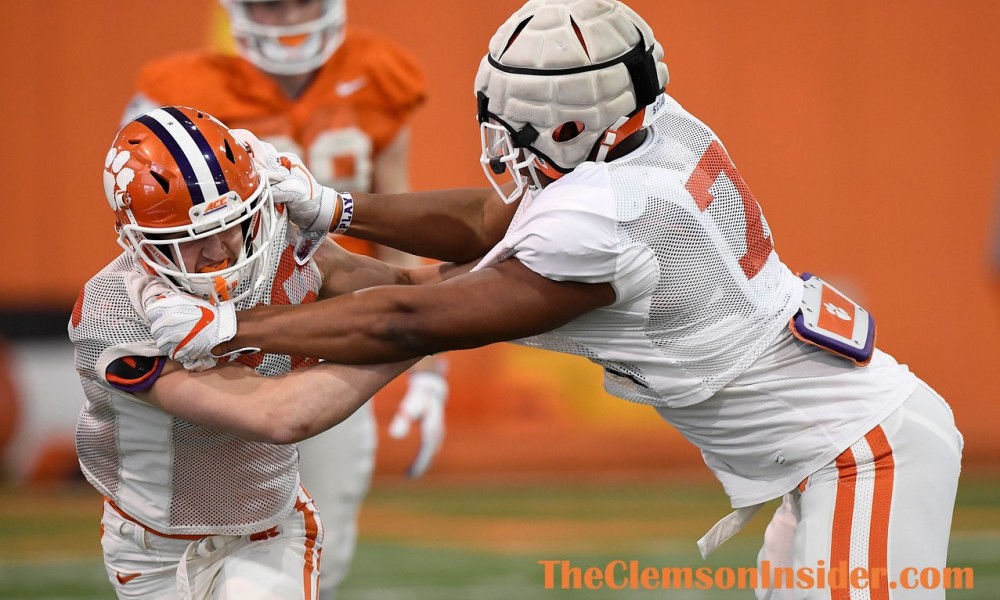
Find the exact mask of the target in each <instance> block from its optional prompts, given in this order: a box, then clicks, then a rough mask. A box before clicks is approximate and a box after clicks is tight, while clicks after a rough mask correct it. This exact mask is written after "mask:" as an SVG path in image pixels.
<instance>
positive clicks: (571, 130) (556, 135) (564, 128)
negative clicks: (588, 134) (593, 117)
mask: <svg viewBox="0 0 1000 600" xmlns="http://www.w3.org/2000/svg"><path fill="white" fill-rule="evenodd" d="M584 129H586V126H585V125H584V124H583V122H582V121H566V122H565V123H563V124H562V125H560V126H558V127H556V128H555V129H554V130H553V131H552V139H553V140H555V141H557V142H568V141H570V140H572V139H574V138H576V136H578V135H580V134H581V133H583V130H584Z"/></svg>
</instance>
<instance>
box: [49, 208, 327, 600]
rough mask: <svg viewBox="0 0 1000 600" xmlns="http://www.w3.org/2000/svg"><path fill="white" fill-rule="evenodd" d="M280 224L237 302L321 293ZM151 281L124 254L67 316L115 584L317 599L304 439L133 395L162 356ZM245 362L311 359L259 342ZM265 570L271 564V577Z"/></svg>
mask: <svg viewBox="0 0 1000 600" xmlns="http://www.w3.org/2000/svg"><path fill="white" fill-rule="evenodd" d="M278 227H279V234H278V235H277V237H276V238H275V240H274V245H273V247H272V248H271V250H269V252H271V257H270V262H269V265H270V266H269V268H270V273H269V277H268V278H267V280H266V281H267V284H266V285H262V286H260V287H258V288H257V289H256V290H254V291H253V293H252V294H251V295H249V296H247V297H245V298H243V299H241V300H239V301H238V307H239V308H241V309H248V308H251V307H252V306H255V305H258V304H301V303H305V302H311V301H314V300H315V299H316V297H317V294H318V291H319V288H320V284H321V283H322V277H321V275H320V272H319V269H318V268H317V267H316V265H315V263H313V262H310V263H308V264H307V265H305V266H302V267H299V266H297V265H296V264H295V262H294V258H293V255H292V253H293V248H294V246H293V244H292V243H291V240H290V239H288V237H287V236H288V235H289V233H291V232H295V231H296V230H295V229H294V228H293V227H291V226H288V225H287V221H286V220H285V219H284V217H282V218H281V220H280V222H279V224H278ZM150 281H151V280H150V278H149V276H148V274H147V273H146V271H145V270H143V268H142V267H140V266H138V265H137V264H136V262H135V261H134V259H133V258H132V256H130V255H128V254H126V253H123V254H122V255H121V256H119V257H118V258H117V259H115V260H114V261H112V262H111V263H110V264H109V265H108V266H107V267H105V268H104V269H103V270H102V271H101V272H100V273H98V274H97V275H95V276H94V277H93V278H92V279H91V280H90V281H88V282H87V284H86V285H85V286H84V289H83V291H82V292H81V294H80V296H79V298H78V299H77V302H76V305H75V307H74V309H73V314H72V317H71V318H70V323H69V336H70V340H71V341H72V342H73V344H74V346H75V350H76V352H75V355H76V369H77V372H78V373H79V375H80V380H81V382H82V384H83V389H84V392H85V393H86V396H87V401H86V403H85V404H84V406H83V409H82V410H81V412H80V416H79V419H78V421H77V427H76V446H77V454H78V456H79V459H80V467H81V469H82V471H83V474H84V475H85V476H86V478H87V480H88V481H89V482H90V483H91V484H92V485H93V486H94V487H95V488H96V489H97V490H98V491H99V492H100V493H101V494H102V495H103V496H104V497H105V506H104V518H103V520H102V532H103V535H102V546H103V549H104V555H105V566H106V568H107V570H108V577H109V579H110V580H111V583H112V585H113V586H114V587H115V591H116V592H117V594H118V596H119V597H120V598H136V599H139V598H143V599H146V598H176V597H178V596H180V597H192V598H210V597H220V596H218V594H219V593H223V594H229V596H225V595H223V596H221V597H239V598H275V597H280V598H302V599H305V600H310V599H314V598H315V597H316V593H317V589H318V583H319V581H318V578H319V559H320V551H321V549H322V546H323V525H322V522H321V521H320V519H319V515H318V513H317V511H316V510H315V509H314V507H313V502H312V499H311V498H310V497H309V496H308V495H307V494H306V492H305V490H304V489H303V488H302V486H301V485H300V482H299V472H298V465H297V462H298V453H297V450H296V447H295V446H294V445H274V444H267V443H263V442H251V441H246V440H242V439H239V438H237V437H235V436H232V435H230V434H226V433H223V432H220V431H216V430H213V429H210V428H207V427H202V426H199V425H195V424H193V423H189V422H187V421H185V420H183V419H180V418H178V417H175V416H172V415H170V414H168V413H166V412H164V411H162V410H161V409H159V408H158V407H156V406H153V405H151V404H148V403H146V402H144V401H142V400H141V399H140V398H139V397H138V396H136V395H135V393H134V392H135V391H137V390H142V389H148V387H149V386H151V385H153V384H154V382H155V379H156V378H158V377H159V375H160V373H161V371H162V363H163V362H164V361H165V360H166V358H165V357H164V356H162V355H161V353H160V352H159V350H158V349H157V347H156V344H155V343H154V341H153V338H152V336H151V334H150V331H149V323H148V322H147V321H146V319H145V317H144V313H143V311H142V310H141V307H140V305H139V302H140V300H139V299H140V297H141V294H142V290H143V288H144V286H145V285H147V284H148V283H149V282H150ZM246 285H249V283H247V284H246ZM119 361H126V362H129V363H130V364H135V363H136V362H142V361H148V364H149V368H148V369H145V370H144V372H143V373H142V374H141V375H138V371H136V372H134V373H131V375H130V376H128V377H121V376H119V375H118V371H116V369H115V368H114V367H113V366H112V365H114V364H116V363H118V362H119ZM239 361H240V362H242V363H244V364H246V365H247V366H249V367H252V368H254V369H256V370H257V372H258V373H260V374H261V375H265V376H274V375H279V374H282V373H287V372H288V371H290V370H292V369H294V368H298V367H300V366H305V365H307V364H311V363H314V362H315V361H314V360H310V359H300V358H296V357H290V356H285V355H274V354H260V353H256V354H249V355H244V356H241V357H240V358H239ZM223 559H224V560H223ZM261 569H267V570H268V571H269V573H271V574H270V575H269V576H268V577H267V578H266V579H267V581H266V582H263V583H262V579H261V577H260V572H261ZM212 594H216V595H214V596H213V595H212Z"/></svg>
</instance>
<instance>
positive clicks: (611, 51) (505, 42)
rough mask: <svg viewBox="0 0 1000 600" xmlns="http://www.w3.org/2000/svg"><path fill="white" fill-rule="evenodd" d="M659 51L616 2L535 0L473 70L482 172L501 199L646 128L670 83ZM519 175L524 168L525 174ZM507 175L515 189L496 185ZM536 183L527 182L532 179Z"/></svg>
mask: <svg viewBox="0 0 1000 600" xmlns="http://www.w3.org/2000/svg"><path fill="white" fill-rule="evenodd" d="M662 60H663V48H662V47H661V46H660V44H659V43H658V42H657V41H656V40H655V39H654V38H653V31H652V30H651V29H650V27H649V25H647V24H646V22H645V21H644V20H642V18H641V17H640V16H639V15H637V14H636V13H635V12H634V11H632V9H630V8H629V7H627V6H625V5H624V4H622V3H621V2H619V1H617V0H530V1H529V2H528V3H527V4H525V5H524V6H522V7H521V8H520V9H519V10H518V11H517V12H515V13H514V14H513V15H512V16H511V17H510V18H509V19H507V21H506V22H505V23H504V24H503V25H501V26H500V29H498V30H497V32H496V33H495V34H494V35H493V38H492V39H491V40H490V49H489V53H487V54H486V56H484V57H483V60H482V62H481V63H480V66H479V72H478V74H477V75H476V85H475V90H476V96H477V99H478V113H477V117H478V120H479V123H480V129H481V141H482V147H483V154H482V156H481V158H480V162H481V163H482V165H483V170H484V171H485V173H486V176H487V177H488V178H489V179H490V182H491V183H492V184H493V187H494V188H496V189H497V192H498V193H499V194H500V197H501V198H503V199H504V201H505V202H512V201H513V200H515V199H516V198H518V197H519V196H520V195H521V193H522V192H523V191H524V188H525V187H526V186H530V187H540V185H539V182H538V176H537V171H541V172H542V173H544V174H545V175H547V176H548V177H550V178H552V179H558V178H559V177H561V176H562V175H565V174H566V173H569V172H570V171H572V170H573V169H575V168H576V167H577V166H578V165H579V164H580V163H582V162H584V161H585V160H587V159H588V158H589V157H590V156H591V155H592V154H595V152H596V154H595V158H596V160H598V161H600V160H604V159H605V158H606V156H607V153H608V150H610V149H611V148H613V147H614V146H615V145H617V144H618V143H620V142H621V141H622V140H624V139H625V138H626V137H628V135H630V134H631V133H633V132H634V131H637V130H638V129H640V128H641V127H643V126H644V125H645V122H644V118H645V108H646V106H648V105H649V104H651V103H652V102H653V101H654V100H655V99H656V97H657V96H658V95H659V94H660V93H661V92H662V91H663V88H664V86H666V84H667V80H668V75H667V66H666V64H664V63H663V62H662ZM523 171H527V172H528V177H527V178H526V177H525V174H524V172H523ZM504 172H507V173H509V174H510V176H511V177H513V179H514V181H515V183H516V185H517V187H516V188H515V190H514V191H513V192H512V193H510V194H504V193H503V192H501V191H500V186H501V183H502V182H501V181H499V180H498V176H499V175H501V174H503V173H504ZM529 179H530V180H529Z"/></svg>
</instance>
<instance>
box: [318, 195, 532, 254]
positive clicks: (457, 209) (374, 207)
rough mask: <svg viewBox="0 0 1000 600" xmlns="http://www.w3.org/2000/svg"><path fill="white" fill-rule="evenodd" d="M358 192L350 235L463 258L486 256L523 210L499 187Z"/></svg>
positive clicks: (410, 249) (421, 252)
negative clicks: (503, 197)
mask: <svg viewBox="0 0 1000 600" xmlns="http://www.w3.org/2000/svg"><path fill="white" fill-rule="evenodd" d="M353 197H354V219H353V222H352V224H351V228H350V229H349V230H348V231H347V235H349V236H352V237H356V238H359V239H363V240H368V241H370V242H375V243H376V244H382V245H384V246H390V247H392V248H396V249H397V250H402V251H404V252H408V253H410V254H415V255H417V256H426V257H428V258H434V259H437V260H443V261H449V262H458V263H464V262H468V261H471V260H474V259H476V258H478V257H480V256H483V255H484V254H486V252H487V251H489V249H490V248H492V247H493V246H495V245H496V244H497V243H498V242H499V241H500V240H501V239H503V235H504V233H505V232H506V231H507V227H508V226H509V225H510V220H511V218H513V216H514V211H515V210H517V203H516V202H515V203H513V204H504V203H503V201H501V200H500V198H498V197H497V193H496V192H495V191H494V190H493V188H486V189H459V190H441V191H434V192H410V193H405V194H362V193H358V194H353ZM334 222H336V219H335V220H334Z"/></svg>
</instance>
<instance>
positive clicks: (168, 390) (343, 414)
mask: <svg viewBox="0 0 1000 600" xmlns="http://www.w3.org/2000/svg"><path fill="white" fill-rule="evenodd" d="M415 362H416V361H413V360H410V361H405V362H400V363H393V364H386V365H370V366H351V365H337V364H331V363H321V364H319V365H316V366H312V367H306V368H302V369H297V370H295V371H291V372H289V373H286V374H284V375H278V376H276V377H264V376H262V375H259V374H258V373H257V372H256V371H254V370H253V369H250V368H249V367H245V366H243V365H239V364H227V365H222V366H219V367H217V368H215V369H210V370H208V371H202V372H192V371H185V370H184V369H183V368H182V367H181V366H180V365H179V364H178V363H175V362H171V363H169V364H168V366H167V367H166V368H165V370H164V374H163V375H161V376H160V378H159V379H158V380H157V381H156V383H155V384H153V387H152V388H150V390H149V391H148V392H143V393H140V394H138V396H139V397H140V398H141V399H143V400H145V401H147V402H149V403H151V404H153V405H154V406H158V407H159V408H161V409H162V410H164V411H166V412H168V413H170V414H172V415H174V416H177V417H180V418H182V419H184V420H185V421H190V422H191V423H195V424H197V425H202V426H204V427H210V428H212V429H217V430H219V431H224V432H226V433H230V434H232V435H235V436H237V437H240V438H243V439H247V440H252V441H261V442H268V443H271V444H292V443H296V442H300V441H302V440H304V439H306V438H309V437H312V436H314V435H316V434H317V433H320V432H322V431H326V430H327V429H329V428H331V427H333V426H334V425H336V424H338V423H340V422H341V421H343V420H344V419H346V418H347V417H349V416H350V415H351V414H353V413H354V411H355V410H357V409H358V408H359V407H360V406H361V405H362V404H364V403H365V402H367V401H368V399H369V398H371V397H372V396H373V395H374V394H375V393H376V392H377V391H378V390H380V389H381V388H382V387H383V386H384V385H385V384H387V383H388V382H390V381H392V380H393V379H394V378H395V377H396V376H397V375H399V374H400V373H402V372H403V371H405V370H406V369H408V368H409V367H410V365H412V364H414V363H415Z"/></svg>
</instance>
